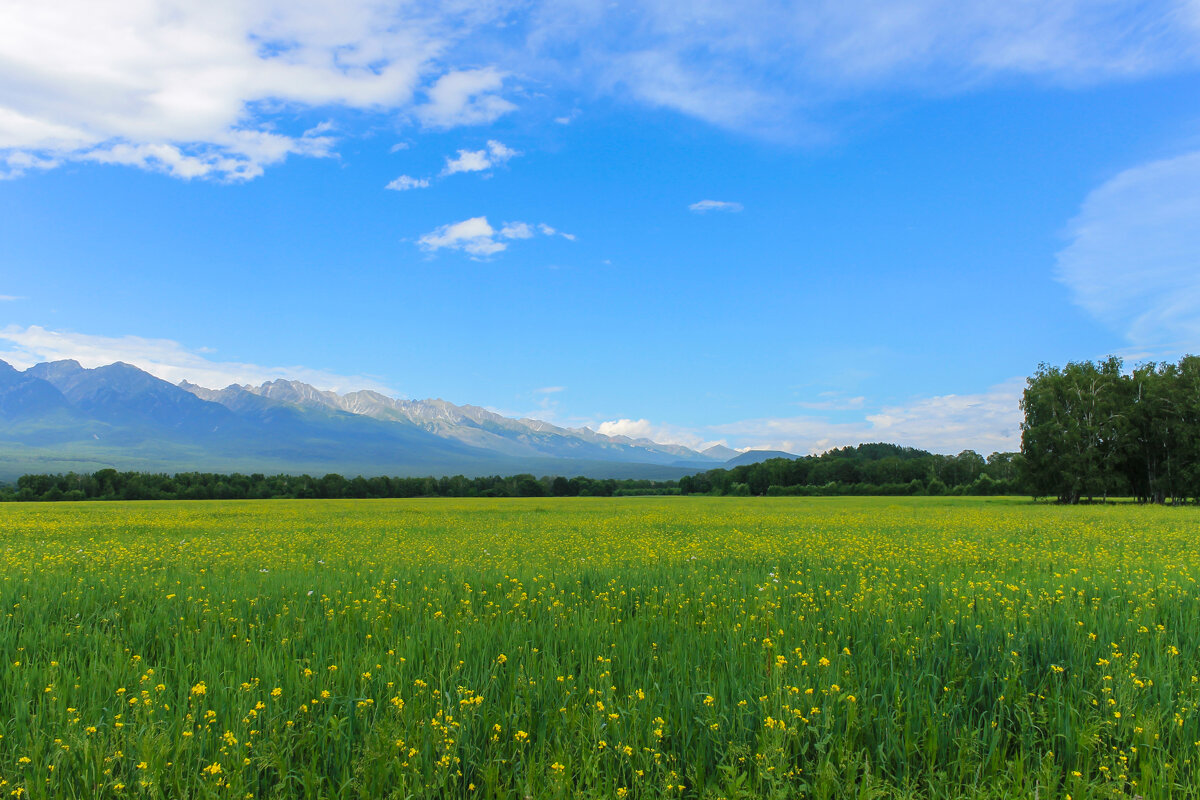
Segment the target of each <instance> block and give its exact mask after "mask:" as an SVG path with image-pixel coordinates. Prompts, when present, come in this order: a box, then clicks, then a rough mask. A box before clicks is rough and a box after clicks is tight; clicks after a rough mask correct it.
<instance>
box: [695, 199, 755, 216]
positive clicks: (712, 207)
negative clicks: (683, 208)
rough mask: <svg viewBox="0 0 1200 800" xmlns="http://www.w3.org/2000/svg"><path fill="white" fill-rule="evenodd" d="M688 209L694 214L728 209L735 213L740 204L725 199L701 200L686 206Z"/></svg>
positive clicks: (740, 207) (739, 208)
mask: <svg viewBox="0 0 1200 800" xmlns="http://www.w3.org/2000/svg"><path fill="white" fill-rule="evenodd" d="M688 210H689V211H692V212H693V213H696V214H706V213H708V212H709V211H730V212H733V213H735V214H736V213H737V212H739V211H741V210H742V204H741V203H730V202H727V201H725V200H701V201H699V202H696V203H692V204H691V205H690V206H688Z"/></svg>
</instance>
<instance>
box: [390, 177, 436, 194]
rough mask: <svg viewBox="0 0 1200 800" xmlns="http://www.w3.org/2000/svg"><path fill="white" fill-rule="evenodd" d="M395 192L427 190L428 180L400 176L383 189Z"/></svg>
mask: <svg viewBox="0 0 1200 800" xmlns="http://www.w3.org/2000/svg"><path fill="white" fill-rule="evenodd" d="M383 188H385V189H391V190H393V191H396V192H407V191H408V190H409V189H427V188H429V179H428V178H414V177H412V176H410V175H401V176H400V177H399V178H396V179H395V180H394V181H392V182H391V183H389V184H388V185H387V186H385V187H383Z"/></svg>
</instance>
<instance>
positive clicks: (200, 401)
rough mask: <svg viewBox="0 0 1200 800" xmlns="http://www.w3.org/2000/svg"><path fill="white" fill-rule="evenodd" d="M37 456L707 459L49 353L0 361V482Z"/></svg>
mask: <svg viewBox="0 0 1200 800" xmlns="http://www.w3.org/2000/svg"><path fill="white" fill-rule="evenodd" d="M42 464H63V465H70V466H64V467H62V469H76V470H86V469H88V468H89V467H90V468H91V469H93V470H94V469H99V468H101V467H104V466H113V467H117V468H120V469H140V470H161V471H181V470H184V471H186V470H197V469H203V470H222V471H227V470H235V469H236V470H241V471H265V470H271V471H277V472H278V471H288V472H297V471H308V472H343V473H348V474H385V473H386V474H395V475H404V474H408V475H412V474H421V475H428V474H455V473H462V474H469V475H480V474H496V473H508V474H512V473H516V472H535V473H537V474H585V475H590V476H593V477H609V476H611V477H633V476H639V477H664V478H665V477H677V476H679V475H681V474H685V473H687V472H692V471H695V470H697V469H705V468H709V467H712V466H717V465H719V464H720V460H719V459H716V458H713V457H712V456H711V455H703V454H700V453H697V452H695V451H693V450H689V449H688V448H685V447H681V446H678V445H663V444H658V443H655V442H652V441H649V440H644V439H639V440H634V439H629V438H628V437H609V436H604V435H602V434H599V433H596V432H595V431H592V430H590V429H587V428H579V429H572V428H562V427H558V426H555V425H552V424H550V423H546V422H543V421H539V420H532V419H511V418H508V417H504V416H502V415H500V414H496V413H494V412H492V411H488V410H487V409H484V408H480V407H478V406H457V405H455V404H453V403H449V402H447V401H444V400H418V401H413V400H403V399H396V398H391V397H387V396H386V395H383V394H380V393H378V392H372V391H359V392H350V393H348V394H345V395H340V394H337V393H334V392H327V391H323V390H319V389H316V388H315V387H312V386H309V385H308V384H304V383H300V382H298V381H283V380H279V381H270V382H268V383H264V384H262V385H261V386H257V387H254V386H238V385H231V386H228V387H226V388H224V389H208V388H205V387H201V386H197V385H195V384H192V383H189V382H187V381H181V382H180V383H179V384H178V385H174V384H171V383H168V382H166V381H163V380H161V379H159V378H156V377H154V376H153V375H150V374H149V373H146V372H144V371H143V370H140V369H138V368H137V367H134V366H132V365H129V364H124V363H119V362H118V363H116V364H110V365H107V366H103V367H98V368H95V369H85V368H83V367H82V366H81V365H80V364H79V363H78V362H75V361H57V362H51V363H44V364H38V365H36V366H34V367H31V368H29V369H28V370H26V371H24V372H20V371H18V370H15V369H14V368H12V367H11V366H10V365H8V364H5V363H4V362H3V361H0V478H10V477H12V476H13V475H15V474H19V473H20V472H21V471H25V470H27V469H29V466H30V465H42ZM34 469H35V470H37V471H47V470H46V468H45V467H40V466H35V467H34ZM50 471H54V470H50Z"/></svg>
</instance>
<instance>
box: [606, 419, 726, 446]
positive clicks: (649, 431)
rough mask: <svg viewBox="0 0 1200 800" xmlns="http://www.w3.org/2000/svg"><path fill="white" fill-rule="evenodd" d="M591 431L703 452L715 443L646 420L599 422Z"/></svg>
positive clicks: (678, 428) (667, 425)
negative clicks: (681, 446) (680, 446)
mask: <svg viewBox="0 0 1200 800" xmlns="http://www.w3.org/2000/svg"><path fill="white" fill-rule="evenodd" d="M593 430H595V431H596V433H601V434H603V435H605V436H626V437H628V438H630V439H649V440H650V441H652V442H657V443H658V444H681V445H683V446H684V447H690V448H692V449H693V450H703V449H704V448H706V447H711V446H712V445H713V444H715V443H716V442H713V441H709V440H707V439H705V438H704V436H703V435H702V434H701V433H700V432H698V431H694V430H690V429H688V428H684V427H680V426H678V425H669V424H662V423H653V422H651V421H650V420H648V419H614V420H609V421H607V422H601V423H600V424H599V425H596V426H595V427H594V428H593Z"/></svg>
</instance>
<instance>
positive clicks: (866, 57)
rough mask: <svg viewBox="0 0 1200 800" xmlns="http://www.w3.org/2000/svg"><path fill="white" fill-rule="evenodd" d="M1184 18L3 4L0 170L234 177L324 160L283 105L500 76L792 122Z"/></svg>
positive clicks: (1017, 11) (1115, 43) (320, 105)
mask: <svg viewBox="0 0 1200 800" xmlns="http://www.w3.org/2000/svg"><path fill="white" fill-rule="evenodd" d="M1198 18H1200V12H1198V11H1197V3H1196V0H1145V2H1140V3H1121V2H1095V0H1060V1H1059V2H1054V3H1048V2H1045V0H1011V2H1006V3H996V2H993V1H992V0H857V1H856V2H851V3H846V2H842V1H841V0H813V2H808V3H800V4H795V3H793V4H786V3H784V4H781V3H779V2H777V0H745V2H740V3H736V4H734V3H714V2H706V3H692V4H688V5H687V7H686V12H684V13H681V7H680V5H679V4H678V3H677V2H675V0H646V2H642V3H636V4H607V3H599V2H596V1H595V0H559V1H558V2H553V3H551V2H547V0H533V1H532V2H529V3H527V4H524V5H514V4H511V3H507V2H500V0H480V2H473V3H431V2H428V1H427V0H404V1H403V2H398V3H385V2H380V0H336V1H335V0H244V1H243V2H223V1H218V2H213V3H181V2H177V0H135V1H133V2H130V1H129V0H56V1H55V2H45V1H44V0H8V2H5V3H0V64H2V65H3V68H2V69H0V166H2V167H3V169H2V170H0V177H2V176H8V177H12V176H15V175H17V174H20V173H22V172H26V171H29V170H34V169H49V168H52V167H54V166H56V165H59V164H62V163H65V162H68V161H74V160H80V159H88V160H92V161H101V162H104V163H113V164H125V165H130V166H134V167H137V168H142V169H152V170H159V171H162V172H165V173H167V174H170V175H175V176H178V177H183V178H188V177H192V178H218V179H224V180H246V179H250V178H253V177H255V176H256V175H259V174H261V172H262V170H263V169H264V168H265V167H266V166H269V165H271V164H276V163H279V162H280V161H282V160H284V159H285V158H287V157H289V156H308V157H319V156H328V155H331V154H333V152H334V147H335V146H336V141H335V139H334V137H333V136H332V135H330V134H328V133H321V132H319V131H317V132H309V133H308V134H304V133H301V132H299V131H293V130H290V127H291V126H293V125H294V124H295V119H296V117H297V116H298V115H305V114H312V113H314V112H315V111H316V110H318V109H320V110H322V112H324V111H326V110H328V111H329V112H330V113H335V112H338V111H342V110H347V109H348V110H353V111H355V112H360V115H361V116H363V117H370V116H373V117H375V119H373V120H371V121H370V122H371V124H375V123H377V122H378V120H379V118H381V117H382V118H385V119H391V120H396V119H406V118H410V117H411V118H412V119H414V120H416V121H417V122H419V123H420V124H421V125H423V126H424V127H425V128H428V129H445V128H448V127H452V126H457V125H484V124H489V123H491V122H493V121H495V120H496V119H497V118H499V117H501V116H502V115H504V114H507V113H509V112H511V111H513V110H514V109H515V108H516V105H515V104H514V103H513V102H512V101H511V100H510V99H508V98H507V97H506V96H505V94H506V93H507V94H509V95H512V96H515V94H516V93H517V92H518V91H519V89H518V88H516V87H512V88H511V91H510V87H509V83H510V82H511V80H510V79H511V76H515V75H528V76H530V77H531V78H532V79H534V80H537V81H540V82H541V83H542V84H544V85H546V86H548V87H550V88H552V89H554V90H556V91H560V90H564V89H565V90H567V91H570V90H577V91H586V92H591V93H599V94H609V95H612V96H616V97H620V98H623V99H624V98H630V99H632V100H633V101H635V102H639V103H642V104H645V105H650V106H656V107H662V108H667V109H672V110H675V111H677V112H680V113H682V114H687V115H690V116H693V117H696V118H699V119H703V120H706V121H709V122H711V123H714V124H717V125H723V126H727V127H731V128H737V129H741V130H746V131H749V132H756V133H760V134H763V135H794V133H795V132H796V131H801V132H802V133H803V132H804V131H806V130H808V129H809V128H811V127H812V123H809V122H806V121H807V120H809V119H810V118H813V117H816V116H818V115H817V114H816V110H818V109H821V108H830V107H833V106H834V105H836V104H838V103H839V102H841V101H844V100H846V99H847V98H860V97H862V96H863V93H864V91H876V90H900V91H917V92H923V93H929V94H933V95H935V96H936V95H944V94H946V93H948V92H958V91H966V90H970V89H972V88H973V87H978V86H980V85H987V84H988V83H991V82H996V81H1001V80H1011V79H1012V78H1013V77H1014V76H1015V77H1024V78H1029V79H1033V80H1036V81H1038V82H1040V83H1053V84H1059V85H1066V86H1074V85H1085V84H1094V83H1098V82H1103V81H1113V80H1129V79H1132V78H1138V77H1142V76H1147V75H1156V74H1165V73H1170V72H1172V71H1180V70H1185V69H1192V68H1194V67H1195V66H1196V65H1197V64H1198V63H1200V23H1198V22H1197V20H1198ZM574 115H575V112H572V114H570V115H564V116H561V117H559V118H558V121H559V122H565V121H569V120H570V119H571V118H572V117H573V116H574ZM353 133H354V132H353V131H348V132H346V133H345V134H343V135H353Z"/></svg>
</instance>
